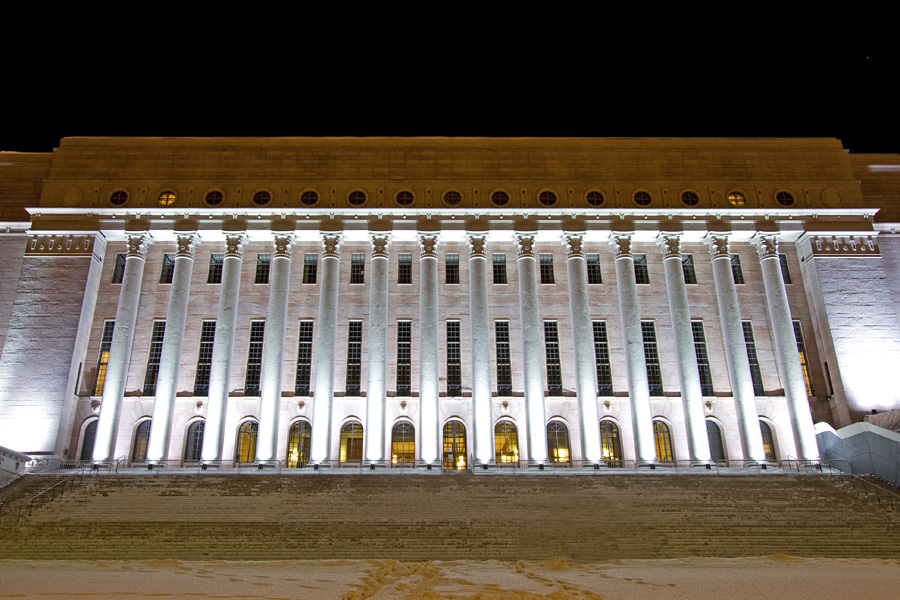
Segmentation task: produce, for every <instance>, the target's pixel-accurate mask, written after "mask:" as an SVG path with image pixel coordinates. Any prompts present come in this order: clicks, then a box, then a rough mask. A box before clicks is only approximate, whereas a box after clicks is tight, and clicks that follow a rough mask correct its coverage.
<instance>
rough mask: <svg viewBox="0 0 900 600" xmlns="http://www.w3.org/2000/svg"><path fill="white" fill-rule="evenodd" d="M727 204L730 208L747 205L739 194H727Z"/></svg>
mask: <svg viewBox="0 0 900 600" xmlns="http://www.w3.org/2000/svg"><path fill="white" fill-rule="evenodd" d="M728 204H730V205H732V206H743V205H745V204H747V199H746V198H745V197H744V195H743V194H742V193H740V192H731V193H730V194H728Z"/></svg>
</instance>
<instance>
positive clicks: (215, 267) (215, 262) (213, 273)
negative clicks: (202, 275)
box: [206, 254, 225, 283]
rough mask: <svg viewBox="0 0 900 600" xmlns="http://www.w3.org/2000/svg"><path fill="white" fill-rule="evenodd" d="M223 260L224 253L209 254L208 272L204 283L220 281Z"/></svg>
mask: <svg viewBox="0 0 900 600" xmlns="http://www.w3.org/2000/svg"><path fill="white" fill-rule="evenodd" d="M224 262H225V255H224V254H211V255H210V256H209V273H208V274H207V276H206V283H222V265H223V264H224Z"/></svg>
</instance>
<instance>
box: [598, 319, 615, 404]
mask: <svg viewBox="0 0 900 600" xmlns="http://www.w3.org/2000/svg"><path fill="white" fill-rule="evenodd" d="M593 325H594V359H595V361H596V364H597V393H598V394H599V395H600V396H612V395H613V386H612V369H611V368H610V366H609V340H608V338H607V337H606V322H605V321H594V323H593Z"/></svg>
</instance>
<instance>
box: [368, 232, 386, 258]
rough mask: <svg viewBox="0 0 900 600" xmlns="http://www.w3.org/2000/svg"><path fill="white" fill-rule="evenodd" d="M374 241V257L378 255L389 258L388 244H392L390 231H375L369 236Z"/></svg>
mask: <svg viewBox="0 0 900 600" xmlns="http://www.w3.org/2000/svg"><path fill="white" fill-rule="evenodd" d="M369 239H370V240H371V242H372V258H375V257H376V256H379V257H382V258H387V257H388V246H390V244H391V234H390V233H373V234H371V235H370V236H369Z"/></svg>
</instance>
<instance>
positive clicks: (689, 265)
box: [681, 254, 697, 284]
mask: <svg viewBox="0 0 900 600" xmlns="http://www.w3.org/2000/svg"><path fill="white" fill-rule="evenodd" d="M681 270H682V271H683V272H684V282H685V283H687V284H691V283H697V273H695V272H694V255H693V254H682V255H681Z"/></svg>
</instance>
